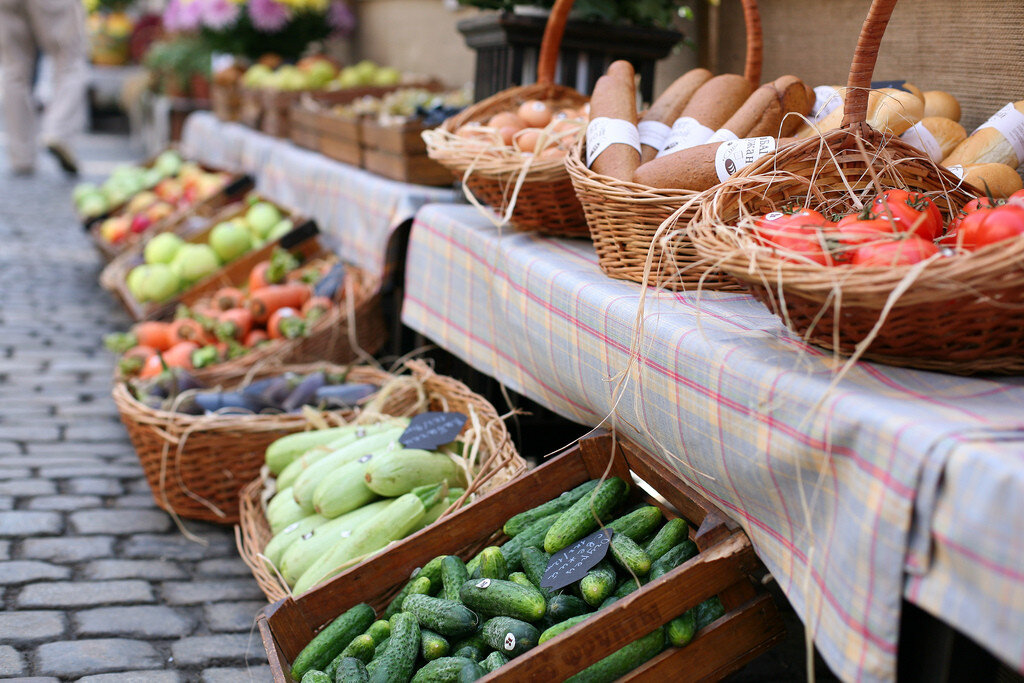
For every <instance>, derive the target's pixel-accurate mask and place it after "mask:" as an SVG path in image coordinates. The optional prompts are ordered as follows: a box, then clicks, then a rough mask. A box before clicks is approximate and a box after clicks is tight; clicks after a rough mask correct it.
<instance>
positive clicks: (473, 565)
mask: <svg viewBox="0 0 1024 683" xmlns="http://www.w3.org/2000/svg"><path fill="white" fill-rule="evenodd" d="M466 571H467V572H469V578H471V579H479V578H480V573H479V572H480V553H477V554H476V555H475V556H474V557H473V559H471V560H470V561H469V562H467V563H466Z"/></svg>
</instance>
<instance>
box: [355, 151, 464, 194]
mask: <svg viewBox="0 0 1024 683" xmlns="http://www.w3.org/2000/svg"><path fill="white" fill-rule="evenodd" d="M363 168H365V169H366V170H367V171H372V172H373V173H376V174H377V175H380V176H384V177H385V178H390V179H391V180H399V181H401V182H404V183H412V184H414V185H435V186H447V185H451V184H452V172H451V171H449V170H448V169H447V168H445V167H444V166H442V165H441V164H439V163H437V162H436V161H434V160H433V159H431V158H430V157H428V156H427V155H426V154H401V153H398V154H395V153H392V152H383V151H381V150H378V149H367V148H364V149H363Z"/></svg>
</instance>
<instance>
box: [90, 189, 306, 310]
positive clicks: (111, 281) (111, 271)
mask: <svg viewBox="0 0 1024 683" xmlns="http://www.w3.org/2000/svg"><path fill="white" fill-rule="evenodd" d="M264 201H266V200H264ZM278 208H280V210H281V214H282V216H283V217H284V218H290V219H291V220H292V221H293V222H294V223H295V228H294V229H293V230H292V231H291V232H289V233H288V234H286V235H285V236H284V237H282V238H281V239H280V240H278V241H276V242H268V243H267V244H264V245H263V246H261V247H260V248H259V249H253V250H252V251H250V252H248V253H246V254H243V255H242V256H240V257H238V258H237V259H235V260H234V261H232V262H231V263H228V264H226V265H224V266H223V267H222V268H220V269H219V270H217V271H216V272H215V273H213V274H211V275H210V276H209V277H206V278H204V279H203V280H200V281H199V282H197V283H195V284H194V285H192V287H190V288H189V289H187V290H185V291H184V292H180V293H178V294H177V295H175V296H173V297H171V298H170V299H168V300H166V301H163V302H160V303H153V302H150V303H140V302H139V301H137V300H136V299H135V297H133V296H132V295H131V292H129V291H128V284H127V277H128V273H129V272H130V271H131V269H132V268H134V267H135V266H138V265H141V264H142V263H144V259H143V253H142V252H143V249H144V248H145V244H144V243H139V244H137V245H136V246H135V247H134V248H133V249H132V250H131V251H130V252H125V253H124V254H121V255H120V256H119V257H118V258H117V259H115V260H114V261H112V262H111V263H110V264H109V265H108V266H107V267H106V268H105V269H104V270H103V273H102V274H101V276H100V284H102V285H103V286H104V287H105V288H106V289H109V290H110V291H112V292H113V293H114V294H115V296H117V298H118V300H119V301H120V302H121V305H123V306H124V308H125V310H127V311H128V314H129V315H131V316H132V318H133V319H134V320H169V319H171V318H172V317H174V309H175V308H176V307H177V305H178V304H179V303H191V302H194V301H196V300H198V299H199V298H201V297H202V296H203V295H206V294H212V293H213V292H214V291H216V290H217V289H218V288H220V287H222V286H226V285H228V284H232V283H238V282H244V281H245V274H246V273H248V272H249V271H250V270H251V269H252V267H253V266H254V265H256V264H257V263H259V262H260V261H264V260H266V259H268V258H270V255H271V254H272V253H273V251H274V249H275V248H277V247H278V246H281V247H284V248H286V249H293V248H295V247H296V246H298V245H302V244H303V243H304V242H306V241H307V240H309V239H310V238H311V237H314V236H315V235H316V234H317V233H318V232H319V230H318V229H317V226H316V223H314V222H313V221H312V220H310V219H307V218H304V217H302V216H299V215H298V214H296V213H294V212H292V211H290V210H288V209H286V208H283V207H280V206H279V207H278ZM247 210H248V205H246V204H242V203H235V204H232V205H230V206H227V207H225V208H224V209H223V210H222V211H221V212H219V213H218V214H216V215H215V216H213V217H212V218H206V219H200V218H199V217H197V216H194V217H192V220H191V221H187V224H188V225H187V227H186V228H185V229H184V230H182V231H181V232H180V233H179V234H181V236H182V237H183V238H184V239H185V240H186V241H188V242H192V243H193V244H197V243H206V242H207V239H208V237H209V234H210V232H211V231H212V230H213V228H214V226H216V225H217V224H218V223H222V222H224V221H228V220H231V219H232V218H235V217H237V216H240V215H242V214H244V213H245V212H246V211H247ZM313 242H314V243H315V242H316V240H313ZM307 246H310V248H312V245H307Z"/></svg>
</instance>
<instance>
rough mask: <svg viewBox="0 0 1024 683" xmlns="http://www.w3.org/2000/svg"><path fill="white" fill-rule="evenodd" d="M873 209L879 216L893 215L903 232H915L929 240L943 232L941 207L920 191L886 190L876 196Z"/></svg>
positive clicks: (888, 216) (886, 217)
mask: <svg viewBox="0 0 1024 683" xmlns="http://www.w3.org/2000/svg"><path fill="white" fill-rule="evenodd" d="M871 210H872V212H874V213H875V214H876V215H877V216H878V217H879V218H885V219H889V218H890V217H891V219H892V221H893V222H894V223H896V224H897V229H898V230H899V231H901V232H913V233H914V234H915V235H917V236H919V237H923V238H925V239H929V240H933V239H935V238H936V237H938V236H939V235H941V234H942V213H941V212H940V211H939V207H937V206H935V202H933V201H932V200H931V199H929V198H928V197H926V196H925V195H923V194H921V193H920V192H908V191H907V190H899V189H892V190H886V191H885V192H882V193H881V194H880V195H878V196H877V197H875V200H874V201H873V202H872V203H871Z"/></svg>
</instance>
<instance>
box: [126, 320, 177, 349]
mask: <svg viewBox="0 0 1024 683" xmlns="http://www.w3.org/2000/svg"><path fill="white" fill-rule="evenodd" d="M170 328H171V324H170V323H161V322H156V321H153V320H151V321H146V322H141V323H138V324H136V325H135V326H134V327H132V334H134V335H135V340H136V341H137V342H138V344H139V346H148V347H150V348H152V349H156V350H157V351H166V350H167V349H169V348H171V345H172V344H173V343H174V342H173V341H172V340H171V336H170Z"/></svg>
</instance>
